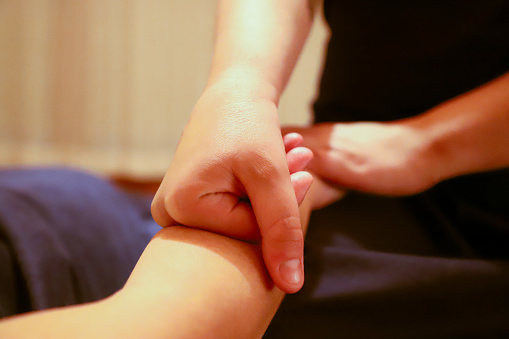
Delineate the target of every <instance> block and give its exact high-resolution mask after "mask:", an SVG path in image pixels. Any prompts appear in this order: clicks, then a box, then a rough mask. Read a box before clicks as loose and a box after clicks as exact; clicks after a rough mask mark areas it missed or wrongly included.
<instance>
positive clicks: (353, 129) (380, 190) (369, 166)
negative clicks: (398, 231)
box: [283, 121, 440, 196]
mask: <svg viewBox="0 0 509 339" xmlns="http://www.w3.org/2000/svg"><path fill="white" fill-rule="evenodd" d="M292 131H293V132H298V133H300V134H302V136H303V137H304V146H306V147H308V148H309V149H311V151H312V152H313V153H314V159H313V161H312V162H311V164H310V165H309V169H310V170H311V171H312V172H313V173H315V174H316V175H319V176H320V177H322V178H323V179H325V180H326V181H327V182H328V183H332V184H335V185H337V186H341V187H343V188H347V189H354V190H359V191H364V192H369V193H374V194H380V195H389V196H398V195H411V194H415V193H418V192H421V191H424V190H426V189H427V188H430V187H431V186H433V185H434V184H436V183H437V182H438V181H439V176H438V175H437V169H438V168H439V167H440V165H439V164H437V163H436V162H437V160H436V159H437V157H435V156H433V152H431V150H432V149H431V148H430V145H431V144H432V143H431V142H430V139H429V137H428V136H427V135H426V134H425V133H422V132H421V130H420V129H419V128H417V127H416V126H414V125H411V124H408V123H407V122H405V121H400V122H391V123H375V122H359V123H322V124H317V125H314V126H311V127H307V128H292V127H289V128H284V129H283V133H288V132H292Z"/></svg>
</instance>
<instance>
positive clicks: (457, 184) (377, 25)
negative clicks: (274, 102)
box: [314, 0, 509, 259]
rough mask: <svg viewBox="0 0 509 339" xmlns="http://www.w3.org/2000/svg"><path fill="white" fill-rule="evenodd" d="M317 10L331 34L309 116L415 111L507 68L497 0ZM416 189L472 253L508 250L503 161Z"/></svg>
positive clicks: (508, 184)
mask: <svg viewBox="0 0 509 339" xmlns="http://www.w3.org/2000/svg"><path fill="white" fill-rule="evenodd" d="M324 10H325V17H326V20H327V22H328V24H329V26H330V28H331V33H332V34H331V39H330V42H329V45H328V50H327V56H326V62H325V66H324V71H323V77H322V82H321V85H320V91H319V96H318V98H317V100H316V102H315V104H314V111H315V122H316V123H320V122H328V121H344V122H346V121H389V120H395V119H401V118H404V117H409V116H413V115H417V114H420V113H422V112H424V111H426V110H428V109H429V108H431V107H433V106H435V105H437V104H439V103H441V102H444V101H446V100H448V99H451V98H453V97H455V96H457V95H459V94H462V93H464V92H466V91H468V90H470V89H473V88H475V87H477V86H480V85H482V84H484V83H486V82H488V81H490V80H492V79H494V78H496V77H498V76H500V75H502V74H504V73H505V72H507V71H509V1H507V0H446V1H444V0H411V1H409V0H392V1H382V0H325V3H324ZM508 95H509V93H508ZM508 114H509V112H508ZM508 133H509V131H508ZM508 152H509V150H508ZM422 197H423V199H425V200H426V201H428V202H429V201H431V202H432V205H433V206H435V207H433V208H435V209H436V210H439V211H440V214H441V217H440V218H441V219H443V220H446V222H447V223H450V224H452V225H455V227H457V228H459V229H460V231H461V232H462V233H464V235H465V237H466V238H469V239H471V241H472V247H473V248H474V250H475V251H476V252H477V253H479V255H480V256H483V257H491V258H504V259H509V170H508V169H505V170H500V171H494V172H489V173H479V174H475V175H469V176H463V177H459V178H455V179H452V180H448V181H446V182H444V183H441V184H439V185H438V186H437V187H435V188H433V189H432V190H430V191H429V192H425V193H424V194H423V195H422Z"/></svg>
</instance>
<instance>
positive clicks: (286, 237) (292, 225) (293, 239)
mask: <svg viewBox="0 0 509 339" xmlns="http://www.w3.org/2000/svg"><path fill="white" fill-rule="evenodd" d="M265 237H266V238H269V239H270V240H271V241H274V242H278V243H295V244H300V243H302V241H303V234H302V227H301V223H300V219H299V218H298V217H294V216H288V217H282V218H280V219H279V220H277V221H276V222H275V223H273V224H272V226H271V227H270V228H269V229H268V230H267V232H266V234H265Z"/></svg>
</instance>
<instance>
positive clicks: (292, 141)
mask: <svg viewBox="0 0 509 339" xmlns="http://www.w3.org/2000/svg"><path fill="white" fill-rule="evenodd" d="M303 142H304V138H303V137H302V135H300V134H299V133H295V132H292V133H288V134H286V135H285V136H283V143H284V145H285V152H287V153H288V151H290V150H291V149H292V148H295V147H299V146H301V145H302V143H303Z"/></svg>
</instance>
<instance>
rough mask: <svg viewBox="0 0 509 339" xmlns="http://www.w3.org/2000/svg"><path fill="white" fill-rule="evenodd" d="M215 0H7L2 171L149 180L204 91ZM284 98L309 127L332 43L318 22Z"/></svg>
mask: <svg viewBox="0 0 509 339" xmlns="http://www.w3.org/2000/svg"><path fill="white" fill-rule="evenodd" d="M215 4H216V1H213V0H0V165H1V166H2V167H5V166H19V165H36V166H41V165H43V166H47V165H66V166H72V167H79V168H83V169H86V170H89V171H92V172H95V173H98V174H102V175H108V176H117V177H126V178H134V179H136V178H138V179H145V180H150V179H154V180H157V178H160V177H161V176H162V175H163V174H164V172H165V171H166V169H167V167H168V165H169V163H170V161H171V157H172V155H173V152H174V150H175V148H176V145H177V142H178V139H179V137H180V134H181V131H182V129H183V127H184V125H185V123H186V121H187V117H188V115H189V113H190V112H191V110H192V107H193V105H194V103H195V102H196V100H197V99H198V97H199V95H200V93H201V91H202V90H203V88H204V85H205V82H206V78H207V74H208V69H209V63H210V60H211V56H212V48H213V37H214V21H215ZM318 19H319V20H317V23H316V24H315V25H314V27H313V30H312V32H311V36H310V38H309V40H308V42H307V44H306V46H305V50H304V53H303V55H302V56H301V58H300V60H299V63H298V65H297V69H296V71H295V72H294V74H293V76H292V79H291V81H290V84H289V86H288V88H287V90H286V92H285V94H284V96H283V98H282V100H281V104H280V117H281V122H282V124H298V125H302V124H306V123H308V121H309V120H310V110H311V103H312V101H313V98H314V95H315V90H316V86H317V79H318V77H319V74H320V70H321V62H322V54H323V50H324V46H325V41H326V39H327V36H328V32H327V29H326V27H325V25H324V23H323V20H322V18H321V14H319V18H318Z"/></svg>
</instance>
